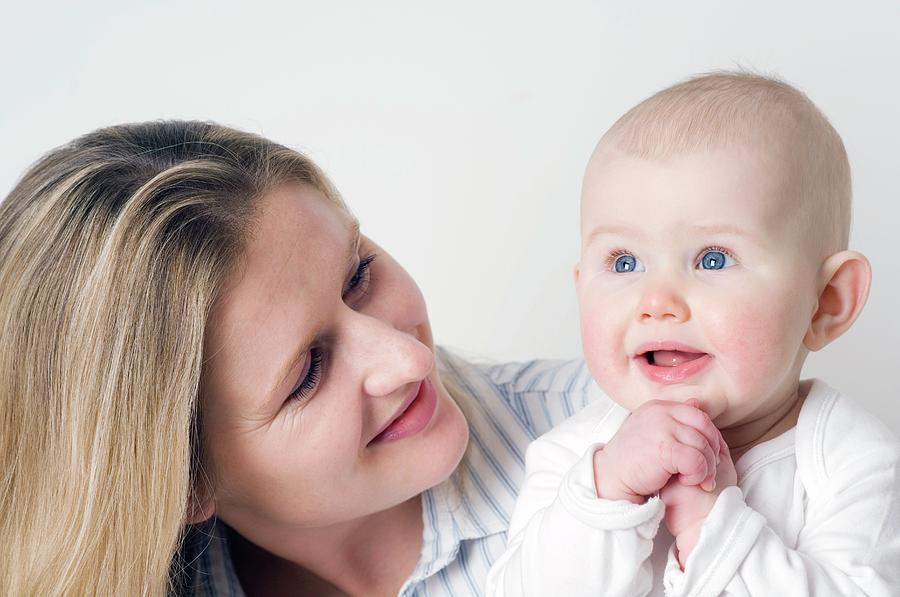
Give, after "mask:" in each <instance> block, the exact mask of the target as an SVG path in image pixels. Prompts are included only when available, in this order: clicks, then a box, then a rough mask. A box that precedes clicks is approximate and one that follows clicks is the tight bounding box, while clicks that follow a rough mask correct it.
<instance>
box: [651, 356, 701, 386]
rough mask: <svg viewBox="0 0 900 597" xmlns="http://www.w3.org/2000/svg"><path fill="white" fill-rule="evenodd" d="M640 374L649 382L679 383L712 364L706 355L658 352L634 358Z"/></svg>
mask: <svg viewBox="0 0 900 597" xmlns="http://www.w3.org/2000/svg"><path fill="white" fill-rule="evenodd" d="M635 361H637V364H638V367H639V368H640V370H641V372H642V373H643V374H644V375H645V376H646V377H647V378H648V379H650V380H651V381H653V382H656V383H662V384H674V383H680V382H683V381H685V380H687V379H688V378H690V377H692V376H694V375H696V374H698V373H700V371H702V370H703V369H705V368H706V367H707V366H708V365H709V364H710V363H711V362H712V355H710V354H707V353H697V352H683V351H679V350H659V351H655V352H646V353H644V354H641V355H638V356H636V357H635Z"/></svg>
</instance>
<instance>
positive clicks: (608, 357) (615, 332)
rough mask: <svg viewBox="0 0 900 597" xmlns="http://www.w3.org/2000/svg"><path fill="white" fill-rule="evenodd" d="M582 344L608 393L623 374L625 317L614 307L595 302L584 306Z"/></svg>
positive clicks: (591, 368)
mask: <svg viewBox="0 0 900 597" xmlns="http://www.w3.org/2000/svg"><path fill="white" fill-rule="evenodd" d="M581 307H582V308H581V344H582V348H583V350H584V358H585V360H586V361H587V365H588V368H589V369H590V371H591V374H592V376H593V377H594V379H596V380H597V381H598V382H599V383H600V384H601V386H603V387H604V389H606V390H607V391H610V390H611V388H612V386H613V385H614V384H615V381H616V379H617V378H618V377H620V376H622V375H624V373H625V372H624V371H623V363H624V358H623V356H622V355H623V354H624V352H623V351H624V346H623V342H624V340H623V338H624V329H625V326H624V325H623V324H622V321H623V320H622V315H621V314H620V313H617V312H615V311H614V306H613V305H611V304H606V303H599V302H594V303H592V304H591V305H590V306H588V307H586V306H585V305H584V304H582V306H581Z"/></svg>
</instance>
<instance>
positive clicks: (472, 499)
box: [182, 348, 605, 597]
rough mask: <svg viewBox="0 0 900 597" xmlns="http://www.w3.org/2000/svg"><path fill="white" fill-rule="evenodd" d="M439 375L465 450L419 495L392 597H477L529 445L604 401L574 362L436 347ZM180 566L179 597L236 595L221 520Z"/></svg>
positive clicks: (201, 533) (502, 534) (498, 546)
mask: <svg viewBox="0 0 900 597" xmlns="http://www.w3.org/2000/svg"><path fill="white" fill-rule="evenodd" d="M438 357H439V362H440V364H441V368H442V377H443V378H444V379H446V380H449V381H450V382H451V383H453V384H454V385H456V386H457V387H458V388H459V389H460V390H462V391H463V392H464V393H466V394H468V395H469V396H471V397H472V399H471V400H469V401H467V402H465V403H464V404H463V410H464V411H465V413H466V417H467V419H468V421H469V428H470V438H471V439H470V445H469V449H468V451H467V452H466V456H465V458H464V459H463V463H462V465H461V466H460V468H459V470H458V471H457V473H456V475H455V478H454V479H451V480H448V481H446V482H444V483H442V484H440V485H438V486H437V487H434V488H432V489H430V490H428V491H425V492H424V493H423V494H422V510H423V518H424V523H425V524H424V526H425V530H424V537H423V541H422V552H421V554H420V556H419V562H418V564H417V566H416V569H415V570H414V571H413V574H412V576H411V577H410V578H409V579H408V580H407V582H406V583H405V584H404V585H403V587H402V588H401V590H400V593H399V596H400V597H412V596H417V597H429V596H430V597H436V596H446V595H482V594H483V593H484V588H483V587H484V581H485V578H486V577H487V573H488V569H489V568H490V567H491V564H492V563H493V562H494V560H496V559H497V558H498V557H499V556H500V554H501V553H503V549H504V547H505V546H506V530H507V528H508V527H509V519H510V516H511V515H512V509H513V504H514V503H515V498H516V493H517V491H518V489H519V485H520V484H521V483H522V480H523V479H524V476H525V450H526V448H527V447H528V444H529V443H530V442H531V441H532V440H533V439H535V438H536V437H537V436H539V435H541V434H542V433H544V432H545V431H547V430H549V429H550V428H551V427H553V426H554V425H557V424H559V423H560V422H561V421H563V420H564V419H566V418H568V417H569V416H570V415H572V414H573V413H575V412H577V411H578V410H579V409H581V408H582V407H583V406H585V405H586V404H587V403H589V402H591V401H594V400H602V399H605V398H604V397H603V394H602V392H601V391H600V389H599V388H598V387H597V386H596V384H594V382H593V380H592V379H591V377H590V373H589V372H588V370H587V367H586V366H585V365H584V363H583V361H581V360H574V361H550V360H541V361H530V362H526V363H507V364H501V365H485V364H474V363H472V362H469V361H467V360H465V359H463V358H461V357H459V356H457V355H454V354H452V353H450V352H448V351H447V350H445V349H441V348H439V349H438ZM185 546H186V547H185V550H184V552H183V554H182V557H183V558H184V559H182V562H184V563H185V565H186V568H187V574H188V578H187V590H186V593H187V594H188V595H194V596H196V597H222V596H229V597H243V595H244V592H243V591H242V590H241V587H240V583H239V582H238V579H237V576H236V575H235V572H234V568H233V566H232V563H231V558H230V556H229V552H228V542H227V540H226V528H225V526H224V524H223V523H222V522H221V521H212V522H210V523H207V524H204V525H198V526H196V527H195V528H193V529H191V532H190V533H189V536H188V539H187V540H186V541H185Z"/></svg>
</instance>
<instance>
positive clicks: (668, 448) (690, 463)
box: [660, 442, 709, 485]
mask: <svg viewBox="0 0 900 597" xmlns="http://www.w3.org/2000/svg"><path fill="white" fill-rule="evenodd" d="M660 448H661V454H660V458H662V461H663V466H664V467H665V469H666V470H667V471H668V472H669V473H671V474H673V475H681V482H682V483H684V484H685V485H698V484H700V483H701V482H703V481H704V480H705V479H706V477H707V476H708V475H709V471H708V470H707V468H706V457H705V456H704V455H703V452H701V451H700V450H697V449H696V448H692V447H690V446H686V445H684V444H682V443H679V442H663V443H662V444H660Z"/></svg>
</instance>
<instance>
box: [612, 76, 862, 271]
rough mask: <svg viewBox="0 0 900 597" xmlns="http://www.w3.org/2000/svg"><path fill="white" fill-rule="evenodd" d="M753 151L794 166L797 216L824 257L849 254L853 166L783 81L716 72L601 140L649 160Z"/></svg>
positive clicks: (666, 94)
mask: <svg viewBox="0 0 900 597" xmlns="http://www.w3.org/2000/svg"><path fill="white" fill-rule="evenodd" d="M733 146H751V147H754V148H758V149H761V150H762V151H763V152H768V153H772V154H774V155H773V156H772V157H773V158H775V159H778V160H783V161H785V162H786V163H789V164H790V165H791V166H792V168H793V172H794V174H796V178H793V181H792V182H793V184H792V191H793V194H795V195H797V199H798V201H797V202H796V206H797V207H798V210H797V213H796V216H797V217H798V218H799V219H800V222H801V224H802V226H803V228H802V229H803V230H805V231H808V232H809V233H810V235H811V237H812V238H813V239H815V240H816V241H817V242H816V243H815V244H816V249H817V252H818V253H820V254H821V256H823V257H824V256H827V255H830V254H832V253H834V252H837V251H840V250H842V249H846V248H847V244H848V241H849V235H850V199H851V189H850V165H849V163H848V161H847V154H846V151H845V150H844V144H843V142H842V141H841V138H840V136H839V135H838V133H837V131H835V129H834V127H832V126H831V124H830V123H829V122H828V119H827V118H825V116H824V115H823V114H822V112H821V111H820V110H819V109H818V108H817V107H816V106H815V104H813V103H812V101H810V99H809V98H808V97H807V96H806V95H805V94H804V93H802V92H800V91H799V90H797V89H795V88H794V87H792V86H791V85H788V84H787V83H785V82H783V81H779V80H777V79H774V78H771V77H765V76H761V75H757V74H752V73H746V72H715V73H709V74H705V75H701V76H698V77H694V78H691V79H689V80H687V81H684V82H682V83H678V84H676V85H673V86H671V87H668V88H666V89H663V90H662V91H660V92H658V93H656V94H654V95H653V96H651V97H649V98H647V99H645V100H644V101H642V102H641V103H639V104H638V105H637V106H635V107H634V108H632V109H631V110H629V111H628V112H627V113H625V115H623V116H622V117H621V118H619V120H617V121H616V122H615V124H613V126H612V127H611V128H610V129H609V131H607V133H606V134H605V135H604V136H603V139H601V141H600V144H599V145H598V152H601V151H604V150H606V149H609V148H613V149H614V150H618V151H621V152H624V153H625V154H627V155H632V156H637V157H640V158H647V159H666V158H668V157H672V156H677V155H680V154H684V153H690V152H694V151H712V150H716V149H720V148H726V147H733Z"/></svg>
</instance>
